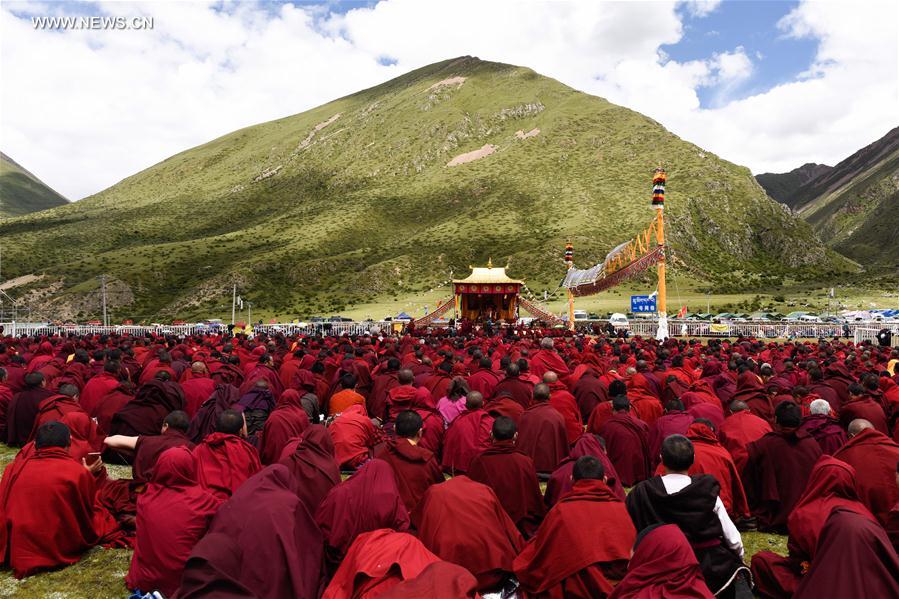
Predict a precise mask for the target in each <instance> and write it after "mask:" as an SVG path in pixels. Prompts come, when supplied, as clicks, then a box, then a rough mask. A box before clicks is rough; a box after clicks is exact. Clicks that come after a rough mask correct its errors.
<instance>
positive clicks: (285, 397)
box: [259, 389, 309, 464]
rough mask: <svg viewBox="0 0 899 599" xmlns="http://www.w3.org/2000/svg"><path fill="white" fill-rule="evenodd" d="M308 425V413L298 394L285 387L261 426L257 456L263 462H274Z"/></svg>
mask: <svg viewBox="0 0 899 599" xmlns="http://www.w3.org/2000/svg"><path fill="white" fill-rule="evenodd" d="M308 426H309V415H308V414H306V410H304V409H303V404H302V402H301V401H300V394H299V393H298V392H297V391H296V390H294V389H287V390H286V391H284V392H283V393H282V394H281V397H280V398H279V399H278V401H277V403H276V404H275V409H274V410H272V413H271V414H269V416H268V418H267V419H266V421H265V425H264V426H263V428H262V439H261V442H260V450H259V457H260V459H261V460H262V463H263V464H274V463H275V462H277V461H278V460H279V459H280V458H281V452H282V451H283V450H284V447H286V446H287V444H288V443H289V442H290V440H291V439H293V438H294V437H299V436H300V434H301V433H302V432H303V431H304V430H306V427H308Z"/></svg>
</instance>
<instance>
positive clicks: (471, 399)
mask: <svg viewBox="0 0 899 599" xmlns="http://www.w3.org/2000/svg"><path fill="white" fill-rule="evenodd" d="M483 407H484V396H483V395H482V394H481V392H480V391H469V392H468V395H466V396H465V409H467V410H468V411H469V412H474V411H475V410H480V409H481V408H483Z"/></svg>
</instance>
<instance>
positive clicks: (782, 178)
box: [755, 162, 833, 208]
mask: <svg viewBox="0 0 899 599" xmlns="http://www.w3.org/2000/svg"><path fill="white" fill-rule="evenodd" d="M831 169H833V167H832V166H827V165H826V164H815V163H814V162H809V163H806V164H803V165H802V166H800V167H799V168H794V169H793V170H791V171H790V172H789V173H762V174H761V175H756V176H755V180H756V181H758V182H759V185H761V186H762V187H764V188H765V191H766V192H767V193H768V195H769V196H771V197H772V198H774V199H775V200H777V201H778V202H780V203H781V204H786V205H787V206H789V207H790V208H796V204H795V203H794V195H795V193H796V191H797V190H798V189H799V188H800V187H802V186H803V185H806V184H807V183H809V182H810V181H812V180H813V179H816V178H818V177H820V176H822V175H825V174H827V173H828V172H830V171H831Z"/></svg>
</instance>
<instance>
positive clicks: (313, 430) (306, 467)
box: [279, 424, 340, 514]
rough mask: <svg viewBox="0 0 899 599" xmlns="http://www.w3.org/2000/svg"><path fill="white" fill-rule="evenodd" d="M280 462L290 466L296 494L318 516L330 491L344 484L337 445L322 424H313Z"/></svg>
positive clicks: (288, 467) (310, 511) (290, 446)
mask: <svg viewBox="0 0 899 599" xmlns="http://www.w3.org/2000/svg"><path fill="white" fill-rule="evenodd" d="M279 463H281V464H284V465H285V466H287V469H288V470H289V471H290V474H291V480H292V485H293V487H294V492H295V493H296V494H297V496H298V497H299V498H300V499H302V500H303V503H304V504H305V505H306V507H307V508H308V509H309V513H310V514H315V510H317V509H318V506H319V505H320V504H321V502H322V500H323V499H324V498H325V496H326V495H327V494H328V492H329V491H330V490H331V489H333V488H334V486H335V485H337V484H338V483H339V482H340V468H338V466H337V461H336V460H335V459H334V442H333V441H332V440H331V435H330V433H329V432H328V430H327V429H326V428H325V427H324V426H322V425H320V424H313V425H310V426H309V428H307V429H306V430H305V431H304V432H303V436H302V437H300V438H299V439H294V440H293V441H291V442H290V443H288V445H287V447H285V448H284V453H283V454H282V458H281V461H280V462H279Z"/></svg>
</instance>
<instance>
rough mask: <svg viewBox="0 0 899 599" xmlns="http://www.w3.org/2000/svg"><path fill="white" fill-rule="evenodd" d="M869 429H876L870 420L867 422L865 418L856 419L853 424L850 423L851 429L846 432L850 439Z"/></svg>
mask: <svg viewBox="0 0 899 599" xmlns="http://www.w3.org/2000/svg"><path fill="white" fill-rule="evenodd" d="M868 428H874V425H873V424H871V421H870V420H865V419H864V418H856V419H855V420H853V421H852V422H850V423H849V428H848V429H846V432H847V433H848V434H849V438H850V439H851V438H852V437H854V436H856V435H858V434H859V433H861V432H862V431H863V430H865V429H868Z"/></svg>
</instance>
